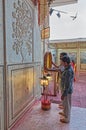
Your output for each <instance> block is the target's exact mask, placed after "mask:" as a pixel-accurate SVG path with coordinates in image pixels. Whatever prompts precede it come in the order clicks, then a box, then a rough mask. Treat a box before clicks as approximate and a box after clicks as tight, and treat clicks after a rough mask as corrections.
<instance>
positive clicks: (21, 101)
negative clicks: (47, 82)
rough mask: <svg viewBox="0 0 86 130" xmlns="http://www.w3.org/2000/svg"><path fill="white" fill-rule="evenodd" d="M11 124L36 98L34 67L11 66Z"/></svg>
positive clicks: (9, 68)
mask: <svg viewBox="0 0 86 130" xmlns="http://www.w3.org/2000/svg"><path fill="white" fill-rule="evenodd" d="M8 70H9V79H8V80H9V98H8V99H9V101H8V102H9V109H8V110H9V112H8V113H9V124H11V123H12V122H13V120H15V119H16V118H17V117H18V115H20V113H21V112H22V111H23V109H25V107H27V106H28V105H29V103H30V102H31V101H32V100H33V98H34V67H33V66H29V67H28V66H27V65H26V66H23V65H16V66H15V65H14V66H9V67H8Z"/></svg>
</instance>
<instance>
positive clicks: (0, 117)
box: [0, 66, 4, 130]
mask: <svg viewBox="0 0 86 130" xmlns="http://www.w3.org/2000/svg"><path fill="white" fill-rule="evenodd" d="M3 74H4V71H3V66H0V130H4V102H3V80H4V79H3Z"/></svg>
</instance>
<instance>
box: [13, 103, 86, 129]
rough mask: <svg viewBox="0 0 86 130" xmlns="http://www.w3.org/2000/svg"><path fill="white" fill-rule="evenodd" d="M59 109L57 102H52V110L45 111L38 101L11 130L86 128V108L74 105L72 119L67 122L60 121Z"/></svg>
mask: <svg viewBox="0 0 86 130" xmlns="http://www.w3.org/2000/svg"><path fill="white" fill-rule="evenodd" d="M59 111H61V110H60V109H59V108H58V105H57V104H55V103H52V104H51V109H50V110H48V111H44V110H42V109H41V104H40V102H38V103H36V104H35V105H34V106H33V108H32V110H31V111H30V112H29V111H28V112H27V113H26V114H25V115H24V117H23V120H21V121H20V122H19V123H17V124H16V125H15V126H14V127H13V128H12V129H11V130H86V109H85V108H79V107H72V111H71V121H70V123H66V124H65V123H61V122H60V121H59V119H60V115H59V114H58V113H59Z"/></svg>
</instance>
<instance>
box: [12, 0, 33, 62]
mask: <svg viewBox="0 0 86 130" xmlns="http://www.w3.org/2000/svg"><path fill="white" fill-rule="evenodd" d="M13 7H14V12H12V16H13V22H12V29H13V34H12V37H13V39H14V40H13V41H14V43H13V50H14V51H15V52H16V54H17V55H18V54H20V55H21V57H22V62H23V61H24V59H25V56H26V55H28V56H30V55H32V32H33V24H32V23H33V22H32V21H33V18H32V16H33V15H32V9H31V7H30V6H29V4H28V2H27V0H17V2H14V3H13Z"/></svg>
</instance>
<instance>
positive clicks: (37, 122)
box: [10, 74, 86, 130]
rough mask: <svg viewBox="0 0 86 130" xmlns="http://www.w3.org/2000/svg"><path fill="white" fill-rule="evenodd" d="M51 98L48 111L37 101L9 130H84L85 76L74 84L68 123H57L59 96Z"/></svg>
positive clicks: (85, 126)
mask: <svg viewBox="0 0 86 130" xmlns="http://www.w3.org/2000/svg"><path fill="white" fill-rule="evenodd" d="M50 85H52V84H50ZM51 98H52V103H51V109H50V110H48V111H44V110H42V109H41V103H40V100H38V101H36V102H35V103H34V105H33V106H32V107H31V109H30V110H28V111H27V112H26V113H25V114H24V116H23V117H22V119H20V120H19V121H18V122H17V124H15V125H14V126H13V127H12V128H11V129H10V130H86V75H84V74H81V75H80V76H79V79H78V80H77V81H76V82H75V83H74V93H73V98H72V112H71V121H70V123H68V124H65V123H61V122H60V121H59V119H60V115H59V114H58V113H59V111H61V110H60V109H59V108H58V101H59V99H60V95H57V96H56V97H51Z"/></svg>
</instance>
